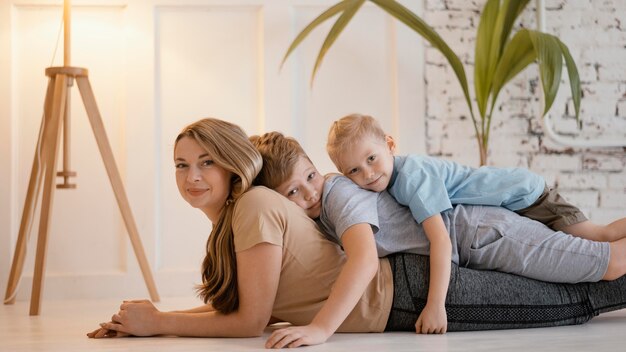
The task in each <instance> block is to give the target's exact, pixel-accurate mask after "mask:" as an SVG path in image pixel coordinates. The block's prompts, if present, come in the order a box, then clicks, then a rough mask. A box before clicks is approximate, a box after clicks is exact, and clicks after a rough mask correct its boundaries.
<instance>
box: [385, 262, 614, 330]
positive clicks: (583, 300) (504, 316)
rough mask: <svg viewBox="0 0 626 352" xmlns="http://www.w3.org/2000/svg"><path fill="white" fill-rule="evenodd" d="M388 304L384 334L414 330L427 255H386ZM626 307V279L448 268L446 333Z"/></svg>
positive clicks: (551, 321)
mask: <svg viewBox="0 0 626 352" xmlns="http://www.w3.org/2000/svg"><path fill="white" fill-rule="evenodd" d="M388 258H389V261H390V263H391V268H392V272H393V285H394V297H393V306H392V309H391V313H390V315H389V320H388V321H387V326H386V328H385V330H386V331H415V322H416V321H417V318H418V316H419V314H420V313H421V311H422V309H423V308H424V305H425V304H426V298H427V297H428V283H429V272H430V265H429V257H428V256H421V255H417V254H409V253H398V254H393V255H390V256H389V257H388ZM623 308H626V276H622V277H621V278H619V279H617V280H614V281H600V282H591V283H578V284H559V283H549V282H544V281H538V280H533V279H528V278H525V277H521V276H517V275H511V274H505V273H501V272H497V271H481V270H473V269H468V268H463V267H459V266H457V265H454V264H453V265H452V270H451V275H450V285H449V287H448V294H447V297H446V313H447V316H448V331H464V330H495V329H520V328H537V327H548V326H561V325H574V324H583V323H585V322H587V321H589V320H591V318H593V317H594V316H596V315H598V314H600V313H605V312H609V311H614V310H619V309H623Z"/></svg>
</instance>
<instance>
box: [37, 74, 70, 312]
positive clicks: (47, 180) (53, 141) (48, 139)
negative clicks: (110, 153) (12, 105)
mask: <svg viewBox="0 0 626 352" xmlns="http://www.w3.org/2000/svg"><path fill="white" fill-rule="evenodd" d="M66 95H67V76H65V75H57V76H56V80H55V85H54V95H53V98H52V113H51V115H50V120H49V126H48V127H49V129H48V130H47V131H46V135H45V137H44V146H43V150H44V155H43V158H44V160H46V163H45V165H46V168H45V170H44V175H45V177H44V188H43V196H42V200H41V217H40V219H39V236H38V238H37V253H36V256H35V274H34V276H33V288H32V292H31V299H30V315H39V309H40V308H41V290H42V287H43V276H44V271H45V263H46V248H47V245H48V227H49V225H50V213H51V212H52V198H53V196H54V188H55V187H54V181H55V174H56V173H55V168H56V157H57V152H58V149H59V139H60V137H61V136H60V127H61V122H60V121H61V116H63V114H64V111H65V108H66V106H65V102H66Z"/></svg>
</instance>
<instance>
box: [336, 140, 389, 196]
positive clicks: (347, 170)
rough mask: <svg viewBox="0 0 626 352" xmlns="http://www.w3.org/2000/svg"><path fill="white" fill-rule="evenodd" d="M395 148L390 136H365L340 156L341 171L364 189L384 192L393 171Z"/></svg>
mask: <svg viewBox="0 0 626 352" xmlns="http://www.w3.org/2000/svg"><path fill="white" fill-rule="evenodd" d="M394 149H395V142H394V140H393V138H391V137H389V136H387V137H386V140H385V141H381V140H379V139H378V138H375V137H374V136H371V135H370V136H365V137H363V138H362V139H361V140H360V141H358V142H357V143H355V144H353V145H352V146H351V147H350V148H348V149H347V150H346V151H345V152H344V153H342V155H341V156H340V157H339V165H341V170H339V171H340V172H341V173H342V174H344V175H345V176H347V177H348V178H349V179H351V180H352V181H353V182H354V183H356V184H357V185H359V187H361V188H363V189H368V190H370V191H374V192H382V191H384V190H385V189H386V188H387V185H389V181H390V180H391V174H392V173H393V150H394Z"/></svg>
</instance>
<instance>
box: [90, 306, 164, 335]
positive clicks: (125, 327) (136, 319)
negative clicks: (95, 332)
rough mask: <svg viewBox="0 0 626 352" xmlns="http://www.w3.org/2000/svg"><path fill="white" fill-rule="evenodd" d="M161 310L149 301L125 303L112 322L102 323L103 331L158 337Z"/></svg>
mask: <svg viewBox="0 0 626 352" xmlns="http://www.w3.org/2000/svg"><path fill="white" fill-rule="evenodd" d="M159 314H160V312H159V310H158V309H156V307H155V306H154V304H152V302H150V301H148V300H145V299H144V300H137V301H124V303H122V305H121V306H120V311H119V312H117V314H114V315H113V317H111V322H108V323H102V324H100V326H101V327H102V329H106V330H112V331H115V332H117V333H118V334H119V333H122V334H130V335H134V336H152V335H158V334H159V332H158V322H159Z"/></svg>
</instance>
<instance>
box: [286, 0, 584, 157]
mask: <svg viewBox="0 0 626 352" xmlns="http://www.w3.org/2000/svg"><path fill="white" fill-rule="evenodd" d="M365 1H366V0H343V1H341V2H339V3H337V4H336V5H334V6H332V7H330V8H328V9H327V10H326V11H324V12H323V13H322V14H321V15H319V16H318V17H317V18H315V19H314V20H313V21H312V22H311V23H309V24H308V25H307V26H306V27H305V28H304V29H303V30H302V31H301V32H300V34H298V36H297V37H296V38H295V39H294V40H293V42H292V43H291V45H290V46H289V49H288V50H287V52H286V54H285V57H284V59H283V63H284V62H285V60H287V58H288V57H289V55H290V54H291V53H292V52H293V50H294V49H295V48H296V47H297V46H298V45H299V44H300V43H301V42H302V41H303V40H304V39H305V38H306V37H307V35H308V34H309V33H310V32H311V31H312V30H313V29H315V28H316V27H317V26H318V25H320V24H321V23H323V22H324V21H326V20H328V19H330V18H332V17H334V16H336V15H339V17H338V18H337V20H336V22H335V23H334V25H333V26H332V28H331V29H330V31H329V33H328V35H327V36H326V39H325V40H324V43H323V45H322V47H321V49H320V51H319V54H318V56H317V60H316V62H315V66H314V68H313V73H312V76H311V80H313V78H314V77H315V74H316V72H317V70H318V68H319V66H320V64H321V63H322V60H323V58H324V56H325V54H326V52H327V51H328V50H329V49H330V47H331V46H332V45H333V43H334V42H335V40H336V39H337V38H338V37H339V35H340V34H341V32H342V31H343V29H344V28H345V27H346V26H347V25H348V23H349V22H350V20H351V19H352V18H353V17H354V15H355V14H356V13H357V12H358V10H359V9H360V8H361V6H362V5H363V3H365ZM368 1H370V2H372V3H374V4H376V5H377V6H378V7H380V8H381V9H383V10H385V11H386V12H387V13H389V14H390V15H391V16H393V17H394V18H396V19H397V20H399V21H400V22H402V23H404V24H405V25H407V26H408V27H409V28H411V29H412V30H413V31H415V32H416V33H417V34H419V35H420V36H422V37H423V38H424V39H426V40H427V41H428V42H429V43H430V44H431V45H432V46H433V47H434V48H436V49H438V50H439V51H440V52H441V53H442V54H443V56H444V57H445V58H446V60H447V61H448V63H449V64H450V66H451V67H452V69H453V71H454V74H455V75H456V77H457V78H458V80H459V83H460V85H461V89H462V90H463V94H464V96H465V101H466V103H467V106H468V108H469V112H470V116H471V118H472V123H473V125H474V130H475V133H476V141H477V142H478V150H479V152H480V164H481V165H486V164H487V156H488V151H489V131H490V128H491V119H492V117H493V113H494V108H495V106H496V102H497V99H498V95H499V93H500V91H501V89H502V88H503V87H504V86H505V85H506V84H507V83H508V82H509V81H510V80H512V79H513V78H514V77H516V76H517V74H519V73H520V72H521V71H523V70H524V69H525V68H526V67H527V66H528V65H530V64H531V63H533V62H537V63H538V64H539V71H540V77H541V83H542V87H543V94H544V102H545V105H544V109H543V114H542V116H545V114H546V113H547V112H548V111H549V110H550V107H551V106H552V103H553V102H554V99H555V97H556V94H557V91H558V89H559V84H560V81H561V72H562V69H563V61H565V64H566V67H567V72H568V75H569V84H570V88H571V92H572V101H573V104H574V110H575V114H576V119H577V121H578V122H580V121H579V111H580V96H581V91H580V79H579V77H578V70H577V68H576V64H575V63H574V60H573V58H572V56H571V54H570V52H569V49H568V48H567V46H566V45H565V44H564V43H563V42H561V40H560V39H559V38H557V37H555V36H553V35H551V34H547V33H543V32H540V31H536V30H530V29H525V28H522V29H520V30H518V31H517V32H516V33H515V34H513V33H512V32H513V25H514V23H515V21H516V20H517V18H518V17H519V15H520V14H521V13H522V12H523V11H524V9H525V8H526V6H527V5H528V2H529V1H530V0H487V2H486V4H485V6H484V8H483V10H482V12H481V15H480V23H479V25H478V30H477V33H476V48H475V50H476V51H475V64H474V95H475V100H476V106H477V109H478V117H476V114H475V112H474V107H473V103H472V102H473V100H472V98H471V96H470V93H469V87H468V83H467V77H466V74H465V69H464V67H463V64H462V62H461V60H460V59H459V58H458V56H457V55H456V54H455V53H454V52H453V51H452V49H451V48H450V47H449V46H448V45H447V44H446V42H445V41H444V40H443V39H442V38H441V36H439V34H438V33H437V32H436V31H435V30H434V29H433V28H432V27H431V26H429V25H428V24H427V23H426V22H424V21H423V20H422V19H421V18H420V17H418V16H417V15H416V14H415V13H413V12H412V11H411V10H409V9H408V8H406V7H405V6H403V5H402V4H400V3H399V2H397V1H395V0H368Z"/></svg>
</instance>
